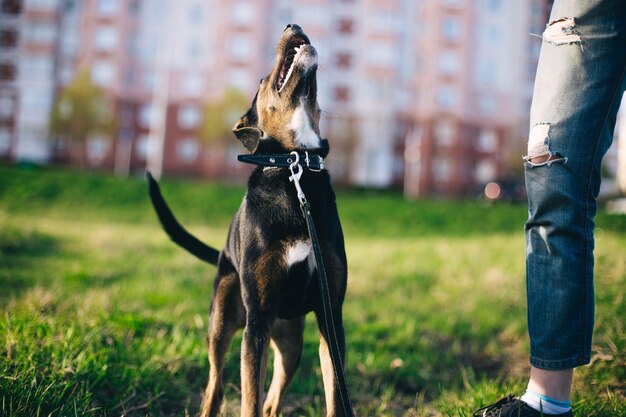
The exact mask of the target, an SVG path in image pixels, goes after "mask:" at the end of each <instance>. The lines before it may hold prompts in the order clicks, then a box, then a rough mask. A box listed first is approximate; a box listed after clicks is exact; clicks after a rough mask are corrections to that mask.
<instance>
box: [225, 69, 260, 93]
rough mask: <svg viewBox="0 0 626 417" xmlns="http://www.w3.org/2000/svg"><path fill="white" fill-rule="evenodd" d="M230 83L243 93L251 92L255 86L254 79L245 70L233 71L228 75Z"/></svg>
mask: <svg viewBox="0 0 626 417" xmlns="http://www.w3.org/2000/svg"><path fill="white" fill-rule="evenodd" d="M228 82H229V84H230V85H232V86H233V87H235V88H236V89H238V90H241V91H251V90H252V88H253V87H254V86H253V78H252V77H251V75H250V72H249V71H248V70H245V69H239V68H236V69H233V70H231V71H230V73H229V74H228Z"/></svg>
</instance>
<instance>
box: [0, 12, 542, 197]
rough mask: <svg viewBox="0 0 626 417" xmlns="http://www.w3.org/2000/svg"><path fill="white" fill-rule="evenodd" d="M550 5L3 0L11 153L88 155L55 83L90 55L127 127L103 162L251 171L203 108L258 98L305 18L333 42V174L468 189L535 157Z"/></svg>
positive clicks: (4, 99) (328, 50) (329, 79)
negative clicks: (232, 96)
mask: <svg viewBox="0 0 626 417" xmlns="http://www.w3.org/2000/svg"><path fill="white" fill-rule="evenodd" d="M547 3H548V2H547V1H546V0H530V1H528V2H518V1H514V0H473V1H470V0H420V1H412V0H386V1H374V0H307V1H302V2H297V4H296V2H293V1H288V0H259V1H251V0H221V1H217V0H177V1H176V2H172V1H167V0H83V1H77V0H21V1H20V0H2V9H1V13H0V19H1V20H0V22H1V24H2V31H1V36H0V39H1V41H0V158H3V157H4V158H11V159H13V160H32V161H36V162H46V161H56V162H64V161H65V162H72V161H73V160H75V159H73V158H74V157H73V156H72V147H71V146H70V143H68V142H66V141H64V140H63V139H61V138H49V134H48V125H47V124H48V120H49V113H50V108H51V106H52V103H53V101H54V97H55V95H56V94H58V92H59V91H60V90H61V89H62V88H63V86H65V85H67V84H68V83H69V82H70V81H71V80H72V79H73V77H74V76H75V75H76V73H77V71H79V69H80V68H83V67H87V68H89V69H90V71H91V77H92V80H93V82H94V83H96V84H97V85H99V86H101V87H102V88H103V90H104V91H105V92H106V94H107V95H108V96H109V97H111V99H112V100H113V101H114V103H115V108H116V112H117V115H118V125H119V126H118V135H117V137H113V138H110V137H104V136H97V135H96V136H94V137H92V138H89V140H88V144H87V161H88V164H89V166H91V167H100V168H102V169H111V170H113V169H114V170H116V171H118V172H121V173H124V172H129V171H141V170H143V169H145V168H146V166H149V167H150V169H152V170H153V171H157V172H159V171H161V170H162V171H163V172H164V173H166V174H172V175H194V176H207V177H212V178H224V177H227V178H228V177H233V176H241V175H244V174H245V172H246V167H242V166H241V165H242V164H238V163H237V162H236V159H235V157H234V156H235V155H236V154H237V153H239V152H242V151H243V149H242V148H241V147H240V145H239V144H238V143H236V141H235V140H233V139H232V138H229V139H228V140H225V141H220V142H213V143H207V142H205V141H203V140H202V139H200V137H201V134H200V128H201V126H202V122H203V117H204V110H203V109H204V105H205V103H206V102H207V101H216V100H219V99H220V98H221V97H222V96H223V95H224V93H225V91H226V90H227V89H228V88H229V87H234V88H236V89H238V90H239V91H241V92H243V94H245V95H246V96H248V97H250V98H251V97H252V95H253V94H254V91H255V90H256V86H257V84H258V80H259V79H260V78H261V77H262V76H264V75H266V74H267V72H268V71H269V69H270V68H271V66H272V64H273V61H274V59H275V52H274V51H275V48H276V42H277V40H278V38H279V37H280V35H281V33H282V29H283V28H284V26H285V25H286V24H287V23H291V22H294V23H298V24H300V25H301V26H302V27H303V28H304V30H305V31H306V32H307V34H308V35H309V37H310V38H311V40H312V42H313V44H314V45H315V46H316V48H317V49H318V55H319V59H320V69H319V71H318V84H319V93H318V94H319V97H318V99H319V102H320V106H321V107H322V110H323V111H324V113H323V120H322V133H323V134H324V135H325V136H327V137H328V138H329V140H330V142H331V148H332V152H331V155H330V161H329V164H328V165H329V167H330V169H331V173H332V175H333V177H334V178H335V179H336V180H338V181H341V182H345V183H353V184H360V185H367V186H376V187H387V186H399V187H404V189H405V192H406V194H407V196H410V197H420V196H425V195H467V194H468V193H471V192H473V190H474V189H475V187H476V186H477V185H479V184H482V183H484V182H487V181H491V180H494V179H499V178H503V177H506V176H508V175H509V173H510V172H511V171H512V170H514V169H519V167H521V155H522V154H523V153H524V152H525V151H524V148H525V143H526V135H527V130H528V126H527V124H528V109H529V105H530V96H531V91H532V81H533V78H534V71H535V66H536V61H537V56H538V51H539V47H540V43H541V40H540V39H539V38H537V37H533V36H530V35H529V33H534V34H540V33H541V32H542V31H543V28H544V25H545V22H546V20H547V7H548V6H547ZM237 116H238V115H235V114H233V115H232V117H231V118H232V122H234V121H235V119H236V117H237ZM511 155H515V157H516V159H515V160H514V161H512V160H511V159H512V156H511ZM515 167H517V168H515Z"/></svg>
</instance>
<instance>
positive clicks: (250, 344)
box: [241, 312, 271, 417]
mask: <svg viewBox="0 0 626 417" xmlns="http://www.w3.org/2000/svg"><path fill="white" fill-rule="evenodd" d="M250 315H251V314H250V312H248V319H247V322H246V328H245V330H244V332H243V340H242V344H241V416H242V417H261V405H262V402H263V386H264V383H265V371H266V369H267V348H268V345H269V340H270V337H269V333H270V328H271V320H270V319H269V318H261V317H254V318H250Z"/></svg>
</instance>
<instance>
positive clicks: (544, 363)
mask: <svg viewBox="0 0 626 417" xmlns="http://www.w3.org/2000/svg"><path fill="white" fill-rule="evenodd" d="M590 361H591V355H590V354H584V355H577V356H575V357H573V358H569V359H560V360H545V359H539V358H536V357H531V358H530V364H531V365H532V366H534V367H535V368H539V369H544V370H546V371H561V370H564V369H572V368H576V367H578V366H582V365H587V364H588V363H589V362H590Z"/></svg>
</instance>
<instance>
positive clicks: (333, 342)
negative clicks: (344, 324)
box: [289, 151, 354, 417]
mask: <svg viewBox="0 0 626 417" xmlns="http://www.w3.org/2000/svg"><path fill="white" fill-rule="evenodd" d="M290 155H293V156H294V158H293V159H294V160H293V161H292V162H291V163H290V165H289V171H291V176H290V177H289V181H292V182H293V184H294V186H295V188H296V192H297V194H298V200H299V201H300V208H301V209H302V214H303V215H304V218H305V220H306V227H307V229H308V231H309V237H310V238H311V244H312V245H313V253H314V255H315V263H316V264H317V276H318V278H319V284H320V293H321V298H322V310H323V313H324V324H325V325H326V330H327V333H328V338H329V339H330V340H329V341H328V342H329V343H328V344H329V347H330V359H331V361H332V363H333V371H334V373H335V381H336V382H337V388H338V389H339V397H340V399H341V407H342V409H343V415H344V416H345V417H354V412H353V410H352V404H351V402H350V393H349V392H348V385H347V383H346V375H345V373H344V368H343V363H342V361H341V352H340V350H339V339H338V338H337V330H336V329H335V320H334V318H333V311H332V306H331V301H330V291H329V290H328V277H327V276H326V269H325V268H324V261H323V260H322V250H321V248H320V244H319V240H318V238H317V230H316V229H315V224H314V223H313V216H312V215H311V206H310V205H309V202H308V201H307V199H306V196H305V195H304V192H303V191H302V187H301V186H300V177H301V176H302V173H303V172H304V170H303V169H302V165H300V154H299V153H298V152H296V151H293V152H291V154H290ZM305 162H306V163H307V166H308V164H309V154H308V152H305ZM296 167H297V168H298V170H297V171H296V172H294V168H296ZM323 167H324V165H323V159H322V169H323ZM309 169H311V168H309ZM320 171H321V169H320Z"/></svg>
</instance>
